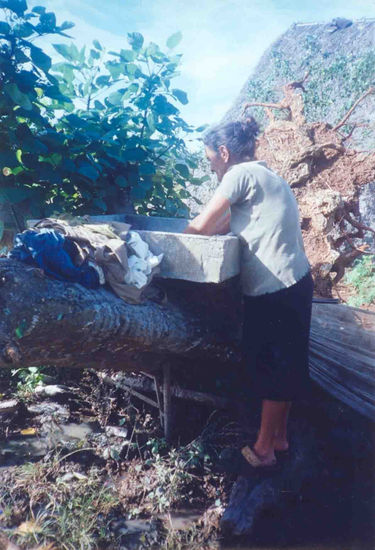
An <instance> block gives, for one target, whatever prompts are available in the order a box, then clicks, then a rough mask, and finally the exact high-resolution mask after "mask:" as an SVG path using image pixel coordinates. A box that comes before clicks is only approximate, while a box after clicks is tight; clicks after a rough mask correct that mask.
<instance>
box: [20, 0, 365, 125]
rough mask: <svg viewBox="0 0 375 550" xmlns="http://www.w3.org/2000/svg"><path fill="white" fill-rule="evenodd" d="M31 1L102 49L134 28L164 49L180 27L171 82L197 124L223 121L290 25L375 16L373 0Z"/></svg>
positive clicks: (122, 42)
mask: <svg viewBox="0 0 375 550" xmlns="http://www.w3.org/2000/svg"><path fill="white" fill-rule="evenodd" d="M29 5H30V7H32V6H35V5H43V6H46V7H47V8H48V9H49V10H52V11H54V12H55V13H56V16H57V19H58V21H59V22H62V21H63V20H70V21H73V22H74V23H75V24H76V26H75V28H74V29H72V30H71V31H69V32H70V34H71V35H72V36H74V38H75V41H76V42H77V44H78V45H82V44H90V43H91V42H92V40H93V39H95V38H97V39H99V40H100V41H101V42H102V44H103V45H105V47H106V48H107V49H108V50H115V49H119V48H124V47H126V45H127V42H126V34H127V33H128V32H132V31H138V32H141V33H142V34H143V35H144V36H145V39H146V41H153V42H156V43H157V44H159V45H160V46H164V44H165V41H166V39H167V38H168V36H170V35H171V34H173V33H174V32H176V31H181V32H182V33H183V40H182V42H181V43H180V44H179V46H178V47H177V48H176V51H177V52H178V53H182V54H183V63H182V67H181V73H182V74H181V77H179V80H178V81H175V84H176V85H177V86H178V87H180V88H182V89H184V90H185V91H187V93H188V96H189V104H188V105H187V106H186V107H182V109H181V112H182V115H183V117H184V118H185V120H187V122H190V123H192V124H196V125H201V124H204V123H209V124H211V123H214V122H215V121H219V120H220V119H221V118H222V116H223V115H224V114H225V112H226V110H227V109H228V108H229V107H230V105H231V104H232V102H233V101H234V99H235V97H236V96H237V94H238V93H239V91H240V89H241V87H242V86H243V84H244V83H245V81H246V79H247V78H248V77H249V75H250V73H251V71H252V70H253V68H254V67H255V65H256V63H257V61H258V60H259V58H260V56H261V55H262V53H263V52H264V50H265V49H266V48H267V47H268V46H269V45H270V44H271V43H272V42H273V41H274V40H276V39H277V38H278V36H280V34H282V33H283V32H284V31H286V30H287V28H288V27H289V26H290V25H292V24H293V23H294V22H329V21H330V20H331V19H332V18H333V17H347V18H350V19H361V18H363V17H366V18H375V0H330V1H329V2H327V1H321V0H315V1H313V0H302V1H301V0H290V1H288V0H174V1H171V0H30V1H29ZM56 41H57V40H56V39H54V42H56ZM58 41H59V42H62V41H63V40H62V39H61V40H60V39H59V40H58Z"/></svg>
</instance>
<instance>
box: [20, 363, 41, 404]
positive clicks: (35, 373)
mask: <svg viewBox="0 0 375 550" xmlns="http://www.w3.org/2000/svg"><path fill="white" fill-rule="evenodd" d="M42 370H43V367H27V368H20V369H14V370H12V375H13V376H16V375H17V376H18V378H19V382H18V383H17V393H18V395H19V396H21V397H28V396H29V395H30V394H32V393H33V392H34V390H35V388H36V387H37V386H41V385H42V384H43V383H44V379H45V377H44V374H43V372H42Z"/></svg>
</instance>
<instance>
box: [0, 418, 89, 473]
mask: <svg viewBox="0 0 375 550" xmlns="http://www.w3.org/2000/svg"><path fill="white" fill-rule="evenodd" d="M96 431H97V426H96V425H95V423H81V424H77V423H74V422H71V423H69V424H60V425H57V424H55V423H45V424H43V426H42V428H41V431H40V432H41V433H40V435H38V434H37V435H16V436H14V437H12V438H10V439H7V440H5V441H0V464H2V465H7V466H9V465H11V464H20V463H22V462H25V460H33V459H34V460H35V459H38V458H41V457H43V456H45V455H46V454H47V452H48V451H50V450H51V449H53V448H55V447H56V446H57V445H61V444H62V445H64V444H65V445H66V444H67V445H69V444H76V443H78V442H79V441H83V440H85V439H86V438H87V436H89V435H91V434H93V433H95V432H96Z"/></svg>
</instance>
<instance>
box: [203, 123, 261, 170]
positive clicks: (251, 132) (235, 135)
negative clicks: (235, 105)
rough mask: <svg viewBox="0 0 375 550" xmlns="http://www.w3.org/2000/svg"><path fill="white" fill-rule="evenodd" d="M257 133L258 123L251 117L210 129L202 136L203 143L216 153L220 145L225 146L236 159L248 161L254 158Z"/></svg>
mask: <svg viewBox="0 0 375 550" xmlns="http://www.w3.org/2000/svg"><path fill="white" fill-rule="evenodd" d="M258 132H259V126H258V123H257V122H256V120H255V119H254V118H253V117H251V118H248V119H246V120H236V121H235V122H228V123H227V124H219V125H218V126H215V127H214V128H211V129H210V130H208V131H207V133H206V134H205V135H204V137H203V143H204V144H205V145H207V147H209V148H210V149H212V150H213V151H216V152H217V151H218V150H219V147H220V145H225V146H226V148H227V149H228V151H229V152H230V153H231V154H232V155H233V156H234V157H235V158H236V159H238V160H249V159H252V158H253V157H254V149H255V139H256V137H257V135H258Z"/></svg>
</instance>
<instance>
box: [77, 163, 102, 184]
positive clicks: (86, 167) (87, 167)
mask: <svg viewBox="0 0 375 550" xmlns="http://www.w3.org/2000/svg"><path fill="white" fill-rule="evenodd" d="M78 173H79V174H81V175H82V176H85V177H86V178H88V179H89V180H92V181H96V180H97V179H98V177H99V172H98V171H97V169H96V168H95V167H94V166H93V165H92V164H89V163H88V162H82V163H81V164H80V166H79V168H78Z"/></svg>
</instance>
